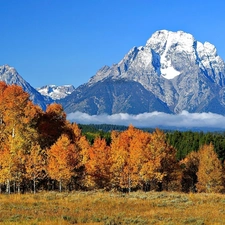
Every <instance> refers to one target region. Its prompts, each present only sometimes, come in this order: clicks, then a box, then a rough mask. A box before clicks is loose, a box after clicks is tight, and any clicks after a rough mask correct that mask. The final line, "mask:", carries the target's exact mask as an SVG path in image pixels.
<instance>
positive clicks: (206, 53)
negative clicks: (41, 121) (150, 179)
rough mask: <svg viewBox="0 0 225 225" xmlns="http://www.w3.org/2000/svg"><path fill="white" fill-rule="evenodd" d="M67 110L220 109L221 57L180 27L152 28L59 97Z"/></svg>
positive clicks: (223, 95) (224, 106)
mask: <svg viewBox="0 0 225 225" xmlns="http://www.w3.org/2000/svg"><path fill="white" fill-rule="evenodd" d="M60 103H61V104H62V105H63V106H64V109H65V111H66V112H67V113H70V112H74V111H81V112H85V113H88V114H92V115H94V114H101V113H108V114H114V113H121V112H123V113H130V114H139V113H143V112H152V111H161V112H167V113H168V112H170V113H180V112H181V111H183V110H186V111H188V112H214V113H219V114H225V62H224V61H223V60H222V59H221V58H220V57H219V56H218V55H217V51H216V48H215V46H214V45H212V44H210V43H208V42H205V43H204V44H203V43H201V42H199V41H197V40H195V39H194V37H193V36H192V35H191V34H188V33H185V32H183V31H178V32H171V31H167V30H160V31H157V32H155V33H154V34H153V35H152V36H151V38H150V39H149V40H148V41H147V42H146V45H145V46H140V47H133V48H132V49H131V50H130V51H129V52H128V53H127V54H126V55H125V57H124V58H123V59H122V60H121V61H120V62H119V63H117V64H114V65H112V66H111V67H109V66H104V67H102V68H101V69H100V70H99V71H98V72H97V73H96V75H95V76H93V77H92V78H91V79H90V80H89V81H88V82H87V83H86V84H83V85H81V86H79V87H78V88H77V89H76V90H75V91H73V93H72V94H71V95H69V96H67V97H65V98H64V99H61V100H60Z"/></svg>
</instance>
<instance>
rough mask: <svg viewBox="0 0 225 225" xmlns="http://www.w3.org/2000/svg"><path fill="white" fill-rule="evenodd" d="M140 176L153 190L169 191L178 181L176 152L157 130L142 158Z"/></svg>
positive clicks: (152, 135)
mask: <svg viewBox="0 0 225 225" xmlns="http://www.w3.org/2000/svg"><path fill="white" fill-rule="evenodd" d="M142 159H143V162H142V167H141V170H140V176H141V177H142V179H143V181H144V183H145V184H146V185H147V184H148V185H150V186H152V187H151V188H152V189H156V190H162V189H166V190H167V189H168V188H169V186H170V185H172V183H175V182H176V180H177V175H178V171H179V167H178V163H177V160H176V150H175V149H174V148H173V147H171V146H170V145H169V144H168V143H167V142H166V137H165V134H164V133H163V132H162V131H161V130H159V129H156V130H155V132H153V133H152V134H151V138H150V140H149V143H148V144H147V147H146V149H145V151H143V156H142Z"/></svg>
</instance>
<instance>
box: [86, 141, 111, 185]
mask: <svg viewBox="0 0 225 225" xmlns="http://www.w3.org/2000/svg"><path fill="white" fill-rule="evenodd" d="M88 155H89V160H88V161H87V162H86V164H85V168H86V172H87V174H88V176H89V177H88V178H89V179H88V181H89V183H90V184H92V182H94V184H93V186H96V187H97V188H108V187H109V185H110V177H111V176H110V175H111V174H110V168H111V157H110V156H111V155H110V147H109V146H107V144H106V140H105V139H101V138H100V137H97V138H96V139H95V140H94V143H93V145H92V146H91V147H90V148H89V151H88Z"/></svg>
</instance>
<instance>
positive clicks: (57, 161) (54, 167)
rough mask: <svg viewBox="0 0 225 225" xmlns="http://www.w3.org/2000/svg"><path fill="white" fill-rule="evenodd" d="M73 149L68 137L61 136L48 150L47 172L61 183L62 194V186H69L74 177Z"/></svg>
mask: <svg viewBox="0 0 225 225" xmlns="http://www.w3.org/2000/svg"><path fill="white" fill-rule="evenodd" d="M73 148H74V145H72V144H71V141H70V139H69V138H68V137H67V135H61V136H60V137H59V139H58V140H57V142H56V143H55V144H53V145H52V146H51V148H50V149H49V150H48V164H47V171H48V174H49V176H50V177H51V178H52V179H54V180H57V181H58V182H59V190H60V192H61V191H62V184H63V183H65V184H67V183H68V182H69V180H70V179H71V177H72V175H73V170H74V165H73V163H72V162H73V157H74V156H71V152H74V151H73ZM71 157H72V158H71ZM75 157H76V156H75Z"/></svg>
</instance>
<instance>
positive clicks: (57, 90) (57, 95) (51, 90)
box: [37, 85, 75, 100]
mask: <svg viewBox="0 0 225 225" xmlns="http://www.w3.org/2000/svg"><path fill="white" fill-rule="evenodd" d="M74 90H75V87H74V86H73V85H62V86H56V85H46V86H43V87H41V88H37V91H38V92H39V93H41V94H42V95H44V96H47V97H50V98H51V99H53V100H59V99H62V98H65V97H66V96H68V95H70V94H71V93H72V92H73V91H74Z"/></svg>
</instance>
